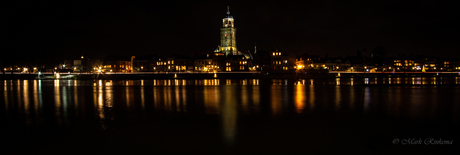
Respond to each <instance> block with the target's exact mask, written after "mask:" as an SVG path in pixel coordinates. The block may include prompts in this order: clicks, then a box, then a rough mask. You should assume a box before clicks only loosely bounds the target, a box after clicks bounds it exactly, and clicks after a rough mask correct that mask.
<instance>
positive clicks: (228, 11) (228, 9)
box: [227, 6, 230, 15]
mask: <svg viewBox="0 0 460 155" xmlns="http://www.w3.org/2000/svg"><path fill="white" fill-rule="evenodd" d="M227 15H230V6H227Z"/></svg>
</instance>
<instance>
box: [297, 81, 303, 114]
mask: <svg viewBox="0 0 460 155" xmlns="http://www.w3.org/2000/svg"><path fill="white" fill-rule="evenodd" d="M299 82H300V81H299ZM304 89H305V87H304V86H302V85H300V84H298V85H297V86H296V87H295V109H296V112H297V113H302V112H303V109H304V106H305V90H304Z"/></svg>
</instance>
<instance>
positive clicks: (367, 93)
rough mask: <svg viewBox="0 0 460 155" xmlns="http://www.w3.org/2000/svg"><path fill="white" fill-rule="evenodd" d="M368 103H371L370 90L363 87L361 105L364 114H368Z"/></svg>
mask: <svg viewBox="0 0 460 155" xmlns="http://www.w3.org/2000/svg"><path fill="white" fill-rule="evenodd" d="M370 102H371V95H370V90H369V87H365V88H364V105H363V107H364V108H363V110H364V113H365V114H366V113H368V112H369V106H370Z"/></svg>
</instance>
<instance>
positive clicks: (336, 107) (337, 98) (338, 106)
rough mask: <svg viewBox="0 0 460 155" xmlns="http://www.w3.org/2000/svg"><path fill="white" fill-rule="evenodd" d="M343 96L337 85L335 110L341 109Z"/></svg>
mask: <svg viewBox="0 0 460 155" xmlns="http://www.w3.org/2000/svg"><path fill="white" fill-rule="evenodd" d="M341 99H342V96H341V93H340V87H338V86H336V87H335V110H339V109H340V106H341V105H340V102H341Z"/></svg>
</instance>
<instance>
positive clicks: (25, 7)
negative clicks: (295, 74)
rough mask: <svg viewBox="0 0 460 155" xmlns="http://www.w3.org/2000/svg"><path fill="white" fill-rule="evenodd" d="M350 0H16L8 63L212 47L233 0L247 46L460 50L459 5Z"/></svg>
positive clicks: (323, 50)
mask: <svg viewBox="0 0 460 155" xmlns="http://www.w3.org/2000/svg"><path fill="white" fill-rule="evenodd" d="M342 3H343V2H330V1H329V2H312V3H294V2H287V3H281V2H277V1H269V2H250V3H238V2H229V3H226V4H224V3H218V2H216V3H211V4H207V3H186V2H177V3H176V2H169V3H166V4H156V5H153V3H134V2H131V3H91V4H85V3H79V4H67V3H60V4H59V3H53V4H51V3H50V4H46V3H41V4H19V3H15V4H11V5H10V6H11V7H10V8H7V9H5V11H7V12H8V13H7V14H5V15H4V17H5V18H6V19H7V23H8V24H7V29H4V34H5V35H6V36H7V41H6V42H5V45H6V49H8V50H7V52H6V53H7V54H6V55H7V56H5V57H4V59H2V61H5V62H7V61H19V60H23V59H40V60H44V61H46V60H47V59H49V60H53V59H59V60H60V59H65V57H69V56H72V57H75V56H80V55H85V56H87V57H102V56H104V55H109V54H126V53H129V55H147V54H160V55H166V54H181V55H193V53H197V52H212V51H213V50H214V49H215V48H216V45H219V27H221V26H220V25H221V24H222V23H220V22H219V20H221V19H222V18H223V17H224V16H225V13H226V7H227V6H230V7H231V9H232V15H233V16H234V18H235V19H237V21H238V22H236V23H235V27H238V34H237V36H236V37H237V38H238V49H239V51H248V50H250V51H253V50H254V45H255V44H257V48H258V49H259V50H264V51H269V50H270V49H272V48H274V47H280V48H282V49H283V50H284V51H286V52H289V53H292V54H295V55H300V54H303V53H308V54H311V55H319V56H324V55H325V54H328V55H329V56H347V55H356V51H357V50H362V49H363V48H366V49H367V52H366V53H365V54H367V55H369V54H370V52H371V51H372V50H373V49H374V48H375V47H377V46H382V47H384V48H385V49H386V50H387V51H388V52H389V55H390V56H395V55H397V54H398V53H404V54H407V55H409V54H419V55H428V56H441V57H458V56H459V54H458V51H459V47H458V45H456V42H458V39H457V37H455V35H456V34H457V33H458V30H457V28H455V27H454V24H453V22H454V21H453V20H451V17H455V16H456V13H457V12H454V11H453V10H452V9H450V8H452V7H453V6H452V5H449V4H447V3H445V4H444V3H443V4H441V3H434V4H433V3H427V2H420V3H409V2H404V3H394V2H391V1H390V2H363V3H358V2H355V3H346V4H345V3H344V4H342ZM361 6H362V7H361ZM363 12H366V13H363ZM192 38H193V39H192ZM7 58H8V59H7Z"/></svg>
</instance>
